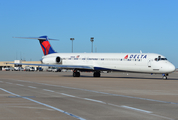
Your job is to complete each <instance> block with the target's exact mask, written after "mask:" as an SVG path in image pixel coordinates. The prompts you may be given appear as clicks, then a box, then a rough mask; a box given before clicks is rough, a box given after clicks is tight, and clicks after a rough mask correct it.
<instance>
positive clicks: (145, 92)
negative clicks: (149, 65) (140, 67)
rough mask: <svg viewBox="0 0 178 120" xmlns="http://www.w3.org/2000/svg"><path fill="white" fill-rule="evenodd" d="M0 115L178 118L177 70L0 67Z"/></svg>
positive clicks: (45, 119)
mask: <svg viewBox="0 0 178 120" xmlns="http://www.w3.org/2000/svg"><path fill="white" fill-rule="evenodd" d="M0 76H1V77H0V120H24V119H25V120H78V119H79V120H178V114H177V113H178V73H173V74H170V76H168V80H162V78H161V75H148V74H130V73H129V74H127V73H108V74H106V73H102V75H101V77H100V78H93V77H92V73H81V77H79V78H77V77H75V78H74V77H72V73H71V72H60V73H50V72H24V71H21V72H16V71H12V72H10V71H0Z"/></svg>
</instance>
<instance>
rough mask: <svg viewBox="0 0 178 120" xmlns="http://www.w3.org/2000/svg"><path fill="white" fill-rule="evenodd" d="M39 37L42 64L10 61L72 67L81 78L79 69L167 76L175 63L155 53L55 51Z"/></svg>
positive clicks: (172, 70) (94, 73) (45, 38)
mask: <svg viewBox="0 0 178 120" xmlns="http://www.w3.org/2000/svg"><path fill="white" fill-rule="evenodd" d="M16 38H23V39H38V40H39V42H40V45H41V48H42V50H43V53H44V56H43V57H42V59H41V62H42V64H25V63H13V64H19V65H36V66H50V67H59V68H64V69H72V70H73V77H80V72H81V71H92V72H93V76H94V77H100V72H101V71H118V72H133V73H150V74H162V76H163V79H167V76H168V74H169V73H172V72H174V71H175V66H174V65H173V64H172V63H170V62H169V61H168V60H167V58H166V57H164V56H162V55H160V54H155V53H57V52H55V51H54V50H53V48H52V47H51V45H50V43H49V41H48V40H52V39H48V37H47V36H41V37H39V38H31V37H30V38H27V37H16Z"/></svg>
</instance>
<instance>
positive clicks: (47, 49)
mask: <svg viewBox="0 0 178 120" xmlns="http://www.w3.org/2000/svg"><path fill="white" fill-rule="evenodd" d="M38 40H39V42H40V45H41V48H42V50H43V53H44V55H48V54H51V53H56V52H55V51H54V50H53V48H52V47H51V45H50V43H49V41H48V37H47V36H40V37H39V38H38Z"/></svg>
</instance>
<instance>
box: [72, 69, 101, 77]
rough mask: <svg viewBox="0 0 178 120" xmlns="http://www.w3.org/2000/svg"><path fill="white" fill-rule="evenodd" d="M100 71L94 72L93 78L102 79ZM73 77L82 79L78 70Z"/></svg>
mask: <svg viewBox="0 0 178 120" xmlns="http://www.w3.org/2000/svg"><path fill="white" fill-rule="evenodd" d="M100 76H101V74H100V71H95V72H93V77H100ZM73 77H80V72H79V71H78V70H74V71H73Z"/></svg>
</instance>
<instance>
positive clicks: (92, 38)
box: [90, 37, 94, 53]
mask: <svg viewBox="0 0 178 120" xmlns="http://www.w3.org/2000/svg"><path fill="white" fill-rule="evenodd" d="M90 41H91V52H92V53H93V41H94V37H91V38H90Z"/></svg>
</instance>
